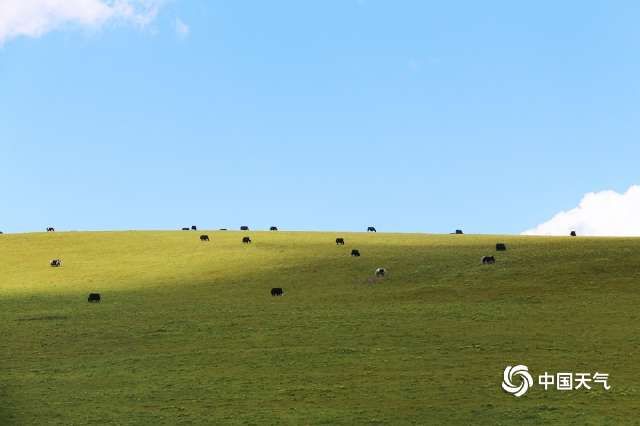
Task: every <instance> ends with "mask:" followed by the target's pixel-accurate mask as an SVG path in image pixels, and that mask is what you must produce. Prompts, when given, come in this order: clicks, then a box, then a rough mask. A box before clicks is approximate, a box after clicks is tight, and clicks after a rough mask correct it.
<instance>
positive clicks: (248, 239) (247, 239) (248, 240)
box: [242, 237, 251, 244]
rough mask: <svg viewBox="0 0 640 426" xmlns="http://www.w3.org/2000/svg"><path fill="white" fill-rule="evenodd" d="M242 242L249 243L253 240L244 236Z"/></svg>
mask: <svg viewBox="0 0 640 426" xmlns="http://www.w3.org/2000/svg"><path fill="white" fill-rule="evenodd" d="M242 242H243V243H244V244H249V243H250V242H251V238H249V237H242Z"/></svg>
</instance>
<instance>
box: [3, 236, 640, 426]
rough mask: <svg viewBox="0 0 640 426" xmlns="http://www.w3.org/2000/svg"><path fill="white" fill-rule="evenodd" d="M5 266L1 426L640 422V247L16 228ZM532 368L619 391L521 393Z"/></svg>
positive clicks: (575, 241)
mask: <svg viewBox="0 0 640 426" xmlns="http://www.w3.org/2000/svg"><path fill="white" fill-rule="evenodd" d="M202 233H206V234H208V235H209V236H210V237H211V242H209V243H205V242H201V241H200V240H199V238H198V237H199V235H200V234H202ZM244 235H250V236H251V237H252V239H253V243H252V244H250V245H243V244H242V243H241V239H242V237H243V236H244ZM336 236H342V237H344V238H345V240H346V245H345V246H344V247H341V246H336V244H335V242H334V240H335V237H336ZM496 242H505V243H507V246H508V250H507V251H506V252H504V253H502V252H500V253H495V243H496ZM352 248H358V249H359V250H360V251H361V253H362V256H361V257H360V258H352V257H351V256H349V253H350V251H351V249H352ZM488 254H495V255H496V258H497V263H496V264H495V265H481V264H480V258H481V256H483V255H488ZM55 257H59V258H61V259H62V260H63V266H62V267H61V268H51V267H50V266H49V264H48V262H49V260H50V259H52V258H55ZM0 259H1V262H0V336H1V337H2V339H1V340H0V424H3V425H4V424H21V425H22V424H40V425H41V424H61V425H70V424H86V423H95V424H104V423H110V422H111V423H114V424H180V423H185V424H224V423H248V424H274V423H279V424H345V425H352V424H394V425H396V424H406V423H415V424H470V423H474V424H511V423H519V424H523V423H524V424H536V423H540V422H551V421H556V422H561V423H575V424H603V423H610V424H621V423H632V422H633V421H635V420H634V419H637V417H638V408H637V407H638V401H640V385H639V383H638V377H640V365H639V364H638V362H637V359H638V355H639V350H640V334H639V333H638V332H639V331H640V319H639V315H640V313H639V311H638V306H639V302H640V296H639V295H638V280H639V278H640V267H639V266H640V239H602V238H601V239H589V238H568V237H567V238H534V237H514V236H504V237H501V236H470V235H463V236H460V235H417V234H410V235H407V234H382V233H379V234H350V233H297V232H242V233H241V232H231V231H228V232H213V231H198V232H186V231H185V232H100V233H49V234H44V233H38V234H16V235H11V234H8V235H0ZM379 266H384V267H386V268H388V270H389V275H388V276H387V277H386V278H385V279H383V280H374V279H372V277H373V273H374V270H375V268H377V267H379ZM272 287H282V288H284V290H285V292H286V294H285V296H284V297H276V298H274V297H271V295H270V293H269V291H270V289H271V288H272ZM89 292H99V293H101V295H102V298H103V300H102V302H101V303H100V304H89V303H87V301H86V297H87V294H88V293H89ZM520 363H522V364H526V365H528V366H529V368H530V369H531V370H532V371H536V372H540V373H542V372H544V371H549V372H560V371H574V372H596V371H599V372H605V373H609V374H610V382H609V383H610V385H611V386H612V389H611V390H610V391H608V392H607V391H604V390H602V389H601V388H598V387H596V386H594V390H592V391H569V392H561V391H551V390H550V391H547V392H545V391H543V390H541V389H540V388H535V387H534V388H533V389H532V390H531V392H530V393H529V394H527V395H526V396H524V397H522V398H515V397H513V396H510V395H508V394H506V393H505V392H503V391H502V389H501V388H500V383H501V382H502V373H503V370H504V368H505V366H507V365H514V364H520Z"/></svg>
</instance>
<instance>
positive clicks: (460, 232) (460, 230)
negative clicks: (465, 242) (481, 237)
mask: <svg viewBox="0 0 640 426" xmlns="http://www.w3.org/2000/svg"><path fill="white" fill-rule="evenodd" d="M462 234H464V232H462V229H456V235H462Z"/></svg>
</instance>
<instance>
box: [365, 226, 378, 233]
mask: <svg viewBox="0 0 640 426" xmlns="http://www.w3.org/2000/svg"><path fill="white" fill-rule="evenodd" d="M367 232H377V231H376V228H375V227H373V226H370V227H368V228H367Z"/></svg>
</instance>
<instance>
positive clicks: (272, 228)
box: [269, 226, 278, 231]
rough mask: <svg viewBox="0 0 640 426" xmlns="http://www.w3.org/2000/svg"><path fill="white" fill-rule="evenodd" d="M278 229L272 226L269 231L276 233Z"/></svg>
mask: <svg viewBox="0 0 640 426" xmlns="http://www.w3.org/2000/svg"><path fill="white" fill-rule="evenodd" d="M277 230H278V227H277V226H272V227H271V228H269V231H277Z"/></svg>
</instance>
